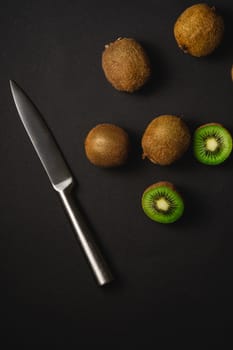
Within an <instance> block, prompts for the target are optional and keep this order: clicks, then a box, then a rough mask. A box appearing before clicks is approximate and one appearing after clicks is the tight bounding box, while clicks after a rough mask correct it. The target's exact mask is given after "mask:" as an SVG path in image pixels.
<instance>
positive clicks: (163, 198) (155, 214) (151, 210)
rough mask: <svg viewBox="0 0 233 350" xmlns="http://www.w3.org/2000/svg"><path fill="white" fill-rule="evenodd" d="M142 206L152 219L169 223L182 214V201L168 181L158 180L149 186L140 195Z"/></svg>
mask: <svg viewBox="0 0 233 350" xmlns="http://www.w3.org/2000/svg"><path fill="white" fill-rule="evenodd" d="M142 208H143V211H144V212H145V214H146V215H147V216H148V217H149V218H150V219H151V220H154V221H157V222H159V223H162V224H170V223H173V222H175V221H177V220H178V219H179V218H180V217H181V216H182V214H183V211H184V202H183V199H182V198H181V196H180V194H179V193H178V192H177V191H176V189H175V187H174V186H173V185H172V184H171V183H170V182H165V181H162V182H158V183H156V184H154V185H151V186H149V187H148V188H147V189H146V190H145V191H144V193H143V195H142Z"/></svg>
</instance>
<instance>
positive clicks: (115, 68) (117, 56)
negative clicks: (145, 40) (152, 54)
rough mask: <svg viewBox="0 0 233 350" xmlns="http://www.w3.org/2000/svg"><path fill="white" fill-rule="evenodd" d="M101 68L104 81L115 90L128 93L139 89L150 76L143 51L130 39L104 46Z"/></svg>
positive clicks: (147, 62)
mask: <svg viewBox="0 0 233 350" xmlns="http://www.w3.org/2000/svg"><path fill="white" fill-rule="evenodd" d="M102 68H103V71H104V74H105V77H106V79H107V80H108V81H109V82H110V84H112V86H113V87H114V88H115V89H117V90H120V91H125V92H130V93H132V92H134V91H136V90H138V89H140V88H141V87H142V86H143V85H144V84H145V83H146V82H147V81H148V79H149V78H150V75H151V66H150V62H149V58H148V56H147V54H146V52H145V50H144V49H143V47H142V46H141V45H140V44H139V43H138V42H137V41H136V40H134V39H131V38H118V39H117V40H116V41H114V42H113V43H110V44H108V45H105V50H104V52H103V53H102Z"/></svg>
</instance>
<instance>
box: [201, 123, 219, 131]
mask: <svg viewBox="0 0 233 350" xmlns="http://www.w3.org/2000/svg"><path fill="white" fill-rule="evenodd" d="M211 125H217V126H222V124H220V123H206V124H203V125H201V126H199V127H198V128H197V129H196V130H199V129H202V128H204V127H205V126H211Z"/></svg>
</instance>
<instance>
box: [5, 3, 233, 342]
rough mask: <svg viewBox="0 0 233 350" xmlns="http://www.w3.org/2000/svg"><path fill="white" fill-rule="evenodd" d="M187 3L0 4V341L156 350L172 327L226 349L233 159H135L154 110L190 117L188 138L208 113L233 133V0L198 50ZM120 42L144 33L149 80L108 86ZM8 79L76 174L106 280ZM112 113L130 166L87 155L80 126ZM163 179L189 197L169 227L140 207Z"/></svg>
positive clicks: (231, 310) (231, 291)
mask: <svg viewBox="0 0 233 350" xmlns="http://www.w3.org/2000/svg"><path fill="white" fill-rule="evenodd" d="M193 3H194V1H172V0H170V1H168V0H163V1H155V0H153V1H147V0H145V1H128V2H124V1H116V2H111V1H98V2H94V1H92V2H91V1H83V0H82V1H71V0H69V1H68V0H67V1H1V3H0V4H1V5H0V45H1V49H0V91H1V95H0V118H1V127H0V136H1V143H0V155H1V171H0V180H1V200H0V205H1V208H0V213H1V214H0V215H1V216H0V218H1V235H0V259H1V287H0V289H1V292H2V298H1V301H2V306H1V316H2V320H3V322H4V326H3V328H2V336H3V337H1V341H3V339H5V340H6V346H5V347H3V348H4V349H6V348H7V346H9V347H10V345H13V344H14V345H21V346H22V347H23V348H26V347H27V346H32V348H33V349H34V348H35V347H36V346H37V345H51V346H58V345H59V344H61V345H63V348H64V349H68V348H72V346H79V347H78V348H79V349H83V348H85V347H87V346H89V345H93V346H94V345H100V344H101V345H103V344H108V346H111V347H112V346H113V345H116V344H121V348H125V349H127V348H131V347H133V346H134V345H136V344H139V343H140V344H144V345H145V348H148V346H147V345H146V344H147V343H149V342H150V341H153V347H157V348H158V342H159V340H162V341H163V342H164V344H165V342H166V340H167V339H170V338H173V339H175V338H174V337H176V339H177V341H176V342H174V343H173V345H177V344H179V346H180V344H181V343H180V342H181V340H182V339H183V341H184V339H185V338H186V337H187V340H186V345H187V347H186V348H187V349H190V348H191V344H192V343H193V341H194V340H195V339H197V337H198V336H199V335H204V336H205V337H206V343H205V344H210V343H211V342H216V341H217V339H218V341H219V343H221V344H223V342H224V337H223V333H225V332H226V331H230V330H231V328H232V320H233V301H232V296H233V283H232V280H233V277H232V269H233V255H232V246H233V235H232V209H233V207H232V196H233V190H232V169H233V166H232V157H231V158H230V159H229V160H228V161H226V162H225V163H224V164H223V165H220V166H216V167H208V166H204V165H201V164H198V163H197V162H196V161H195V160H194V159H193V156H192V151H191V150H190V152H188V153H187V154H186V155H185V157H183V158H182V159H181V160H180V161H179V162H177V163H176V164H174V165H172V166H169V167H160V166H155V165H153V164H152V163H150V162H149V161H142V160H141V146H140V139H141V136H142V133H143V131H144V129H145V127H146V126H147V124H148V123H149V122H150V121H151V120H152V119H153V118H154V117H156V116H158V115H160V114H166V113H167V114H169V113H170V114H176V115H180V116H182V117H183V118H184V120H185V121H186V122H187V123H188V125H189V126H190V128H191V131H192V132H193V131H194V129H195V127H197V126H198V125H201V124H204V123H206V122H214V121H215V122H220V123H223V124H224V125H225V126H226V127H227V128H228V129H229V130H230V131H231V132H233V116H232V111H233V99H232V82H231V79H230V68H231V65H232V63H233V47H232V36H233V24H232V23H233V22H232V20H233V3H232V0H228V1H227V0H225V1H223V0H215V1H213V2H211V3H210V4H211V5H212V4H213V5H215V6H216V7H217V9H218V10H219V11H220V13H222V14H223V16H224V19H225V24H226V33H225V37H224V41H223V43H222V45H221V47H220V48H219V49H218V50H217V51H216V52H215V53H214V54H213V55H211V56H209V57H206V58H200V59H197V58H193V57H191V56H188V55H185V54H183V53H182V52H181V51H180V50H179V49H178V47H177V45H176V42H175V40H174V37H173V24H174V22H175V20H176V18H177V16H178V15H179V14H180V13H181V12H182V11H183V10H184V9H185V8H186V7H187V6H189V5H191V4H193ZM119 36H121V37H124V36H126V37H134V38H135V39H137V40H138V41H140V42H141V43H142V44H143V46H144V47H145V49H146V50H147V52H148V54H149V56H150V59H151V62H152V67H153V79H152V81H151V82H150V83H149V84H148V85H147V86H146V87H145V88H144V89H142V90H141V91H140V92H137V93H135V94H132V95H130V94H126V93H120V92H117V91H116V90H114V89H113V88H112V87H111V86H110V84H109V83H108V82H107V81H106V80H105V77H104V74H103V72H102V69H101V52H102V51H103V49H104V45H105V44H106V43H109V42H110V41H114V40H115V39H116V38H118V37H119ZM9 79H15V80H16V81H17V82H18V83H19V84H20V85H21V86H22V87H23V88H24V89H25V90H26V91H27V92H28V93H29V95H30V96H31V98H32V99H33V100H34V102H35V103H36V104H37V106H38V107H39V109H40V110H41V112H42V113H43V115H44V117H45V119H46V121H47V123H48V125H49V126H50V128H51V130H52V131H53V133H54V135H55V137H56V139H57V141H58V143H59V145H60V147H61V149H62V151H63V153H64V155H65V157H66V159H67V162H68V164H69V165H70V167H71V169H72V171H73V174H74V176H75V178H76V179H77V182H78V185H79V186H78V187H77V188H76V191H75V194H76V197H77V198H78V199H79V201H80V203H81V206H82V209H83V211H84V212H85V214H86V216H87V217H88V219H89V222H90V225H91V227H92V228H93V231H94V235H95V236H96V238H97V239H98V241H99V242H100V244H101V246H102V248H103V250H104V251H105V253H106V255H107V257H108V260H109V262H110V264H111V266H112V268H113V270H114V273H115V277H116V279H115V282H114V283H113V284H112V285H110V286H109V287H106V288H99V287H97V286H96V284H95V281H94V279H93V277H92V275H91V273H90V271H89V268H88V266H87V264H86V261H85V259H84V258H83V255H82V253H81V251H80V249H79V246H78V244H77V242H76V240H75V237H74V235H73V233H72V229H71V227H70V225H69V223H68V221H67V220H66V217H65V215H64V214H63V210H62V207H61V205H60V203H59V200H58V198H57V195H56V193H55V192H54V191H52V189H51V185H50V183H49V181H48V179H47V176H46V174H45V172H44V170H43V168H42V166H41V164H40V162H39V160H38V158H37V155H36V153H35V151H34V149H33V147H32V145H31V143H30V141H29V139H28V137H27V135H26V133H25V130H24V128H23V126H22V124H21V122H20V120H19V117H18V115H17V112H16V108H15V105H14V103H13V100H12V96H11V94H10V90H9V83H8V80H9ZM102 122H110V123H115V124H117V125H119V126H121V127H123V128H125V129H126V130H127V131H128V133H129V135H130V138H131V141H132V145H133V147H132V154H131V158H130V161H129V163H128V164H127V165H126V166H125V167H122V168H119V169H111V170H103V169H99V168H96V167H94V166H92V165H91V164H90V163H89V162H88V161H87V159H86V158H85V155H84V149H83V142H84V139H85V136H86V134H87V132H88V131H89V129H91V128H92V127H93V126H95V125H96V124H98V123H102ZM160 180H168V181H171V182H173V183H174V184H175V185H176V186H177V187H178V189H179V190H180V192H181V193H182V194H183V197H184V200H185V203H186V210H185V214H184V216H183V218H182V219H181V220H180V221H178V222H177V223H175V224H172V225H167V226H166V225H161V224H157V223H155V222H153V221H150V220H149V219H148V218H147V217H146V216H145V215H144V213H143V211H142V209H141V204H140V200H141V194H142V192H143V191H144V189H145V188H146V187H147V186H149V185H150V184H152V183H154V182H157V181H160ZM203 344H204V343H203V341H202V343H201V345H203ZM201 345H200V346H199V347H198V348H199V349H200V347H201ZM119 346H120V345H119ZM142 348H143V347H142ZM160 348H161V347H160Z"/></svg>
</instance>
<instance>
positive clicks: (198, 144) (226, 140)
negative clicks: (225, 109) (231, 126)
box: [193, 123, 232, 165]
mask: <svg viewBox="0 0 233 350" xmlns="http://www.w3.org/2000/svg"><path fill="white" fill-rule="evenodd" d="M193 149H194V155H195V157H196V159H197V160H198V161H199V162H201V163H203V164H207V165H217V164H220V163H222V162H224V161H225V160H226V159H227V158H228V157H229V155H230V154H231V151H232V137H231V134H230V133H229V131H228V130H226V129H225V128H224V127H223V126H222V125H221V124H217V123H209V124H204V125H202V126H200V127H199V128H198V129H197V130H196V131H195V133H194V141H193Z"/></svg>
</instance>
